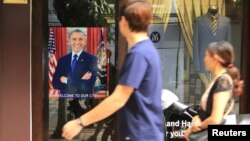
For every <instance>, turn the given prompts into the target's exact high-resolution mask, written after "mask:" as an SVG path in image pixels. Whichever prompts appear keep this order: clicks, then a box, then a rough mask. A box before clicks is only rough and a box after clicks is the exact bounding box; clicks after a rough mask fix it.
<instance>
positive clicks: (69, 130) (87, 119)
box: [62, 85, 134, 140]
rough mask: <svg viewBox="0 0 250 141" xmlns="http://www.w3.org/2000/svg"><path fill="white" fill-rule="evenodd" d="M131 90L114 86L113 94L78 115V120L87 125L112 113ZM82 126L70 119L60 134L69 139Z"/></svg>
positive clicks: (124, 102) (123, 86) (128, 87)
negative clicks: (86, 111)
mask: <svg viewBox="0 0 250 141" xmlns="http://www.w3.org/2000/svg"><path fill="white" fill-rule="evenodd" d="M133 91H134V88H133V87H130V86H125V85H118V86H116V88H115V90H114V92H113V94H111V95H110V96H109V97H107V98H106V99H104V100H103V101H102V102H101V103H100V104H99V105H97V106H96V107H95V108H93V109H92V110H91V111H89V112H88V113H86V114H84V115H82V116H81V117H80V118H81V120H80V121H81V122H82V124H83V125H84V126H88V125H90V124H92V123H95V122H97V121H100V120H102V119H104V118H106V117H108V116H110V115H112V114H113V113H115V112H116V111H118V110H119V109H120V108H122V107H123V106H124V105H125V104H126V103H127V101H128V99H129V98H130V96H131V95H132V93H133ZM82 128H83V127H81V126H80V124H79V123H78V121H77V120H72V121H70V122H68V123H67V124H65V125H64V127H63V134H62V136H63V137H64V138H66V139H68V140H71V139H72V138H73V137H74V136H76V135H77V134H78V133H79V132H80V131H81V130H82Z"/></svg>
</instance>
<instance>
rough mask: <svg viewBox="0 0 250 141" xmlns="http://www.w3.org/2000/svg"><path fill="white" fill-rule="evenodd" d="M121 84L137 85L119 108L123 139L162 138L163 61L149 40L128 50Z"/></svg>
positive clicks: (158, 140) (146, 140)
mask: <svg viewBox="0 0 250 141" xmlns="http://www.w3.org/2000/svg"><path fill="white" fill-rule="evenodd" d="M118 84H120V85H126V86H131V87H133V88H134V92H133V94H132V95H131V97H130V99H129V100H128V102H127V103H126V105H125V106H124V107H123V108H122V109H121V110H120V111H119V116H118V123H119V139H120V141H125V140H131V141H163V140H164V133H163V131H164V130H163V129H164V128H163V126H164V124H163V112H162V106H161V89H162V77H161V61H160V57H159V53H158V51H157V50H156V48H155V46H154V45H153V43H152V42H151V41H150V40H143V41H141V42H139V43H137V44H136V45H134V46H133V47H132V48H131V49H130V50H129V52H128V54H127V56H126V59H125V62H124V64H123V67H122V70H121V73H120V79H119V82H118Z"/></svg>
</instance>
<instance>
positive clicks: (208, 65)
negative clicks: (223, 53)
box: [204, 51, 216, 71]
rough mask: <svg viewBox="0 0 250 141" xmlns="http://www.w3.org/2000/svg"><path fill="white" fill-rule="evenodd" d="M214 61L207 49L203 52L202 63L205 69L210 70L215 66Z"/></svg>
mask: <svg viewBox="0 0 250 141" xmlns="http://www.w3.org/2000/svg"><path fill="white" fill-rule="evenodd" d="M215 61H216V59H215V58H214V55H212V54H210V53H209V52H208V51H206V52H205V57H204V64H205V68H206V70H207V71H212V70H213V68H214V67H215V64H216V63H215Z"/></svg>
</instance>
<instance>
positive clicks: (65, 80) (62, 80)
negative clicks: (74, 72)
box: [60, 76, 68, 84]
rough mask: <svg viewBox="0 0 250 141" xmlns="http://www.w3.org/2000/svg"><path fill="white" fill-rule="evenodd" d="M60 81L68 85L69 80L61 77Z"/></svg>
mask: <svg viewBox="0 0 250 141" xmlns="http://www.w3.org/2000/svg"><path fill="white" fill-rule="evenodd" d="M60 81H61V82H62V83H65V84H67V81H68V78H67V77H65V76H61V77H60Z"/></svg>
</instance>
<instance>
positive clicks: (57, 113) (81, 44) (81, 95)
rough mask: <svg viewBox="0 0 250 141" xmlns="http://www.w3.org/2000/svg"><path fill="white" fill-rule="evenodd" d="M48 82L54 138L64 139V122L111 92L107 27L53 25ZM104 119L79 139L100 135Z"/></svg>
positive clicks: (50, 119)
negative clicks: (62, 131)
mask: <svg viewBox="0 0 250 141" xmlns="http://www.w3.org/2000/svg"><path fill="white" fill-rule="evenodd" d="M48 30H49V35H48V61H49V62H48V65H49V66H48V85H49V90H48V94H49V132H50V139H58V138H61V130H62V127H63V125H64V124H65V123H66V122H67V121H69V120H72V119H76V118H78V117H80V116H81V115H82V114H84V113H86V112H87V111H89V110H91V109H92V108H94V107H95V106H96V105H97V104H98V103H100V102H101V101H102V100H103V99H104V98H106V97H107V96H109V94H110V90H109V88H110V85H111V84H110V83H111V82H112V81H113V80H114V78H110V76H111V75H110V74H112V73H113V72H112V67H110V66H111V64H110V57H111V50H110V49H109V47H108V30H107V28H103V27H49V29H48ZM101 125H103V123H102V122H100V123H95V124H93V125H90V126H88V127H86V128H85V130H84V131H83V132H82V133H81V134H79V136H78V137H77V138H80V139H90V138H97V135H98V133H97V132H100V131H101V129H103V127H102V126H101Z"/></svg>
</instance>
